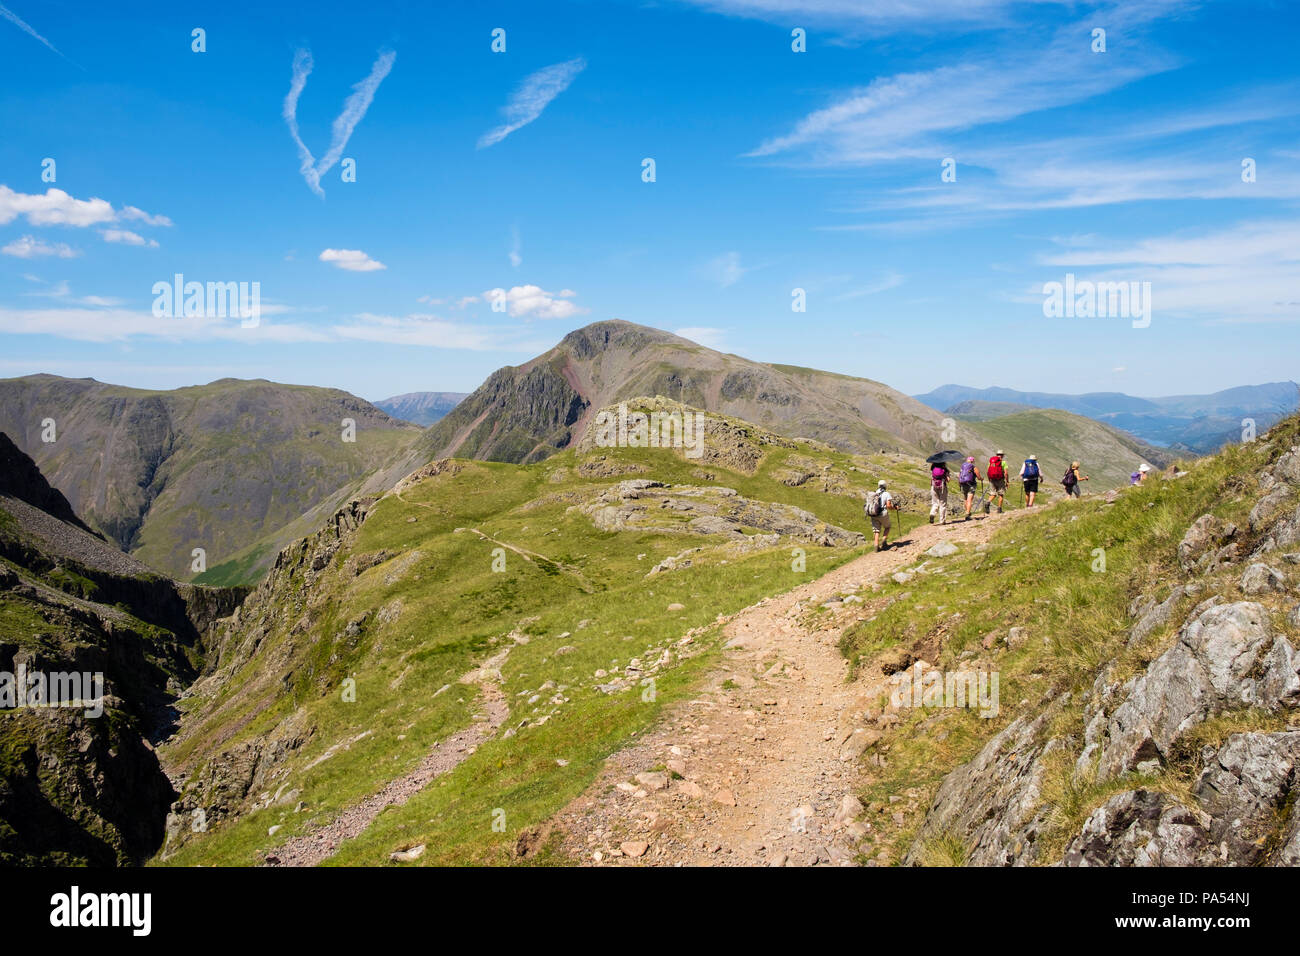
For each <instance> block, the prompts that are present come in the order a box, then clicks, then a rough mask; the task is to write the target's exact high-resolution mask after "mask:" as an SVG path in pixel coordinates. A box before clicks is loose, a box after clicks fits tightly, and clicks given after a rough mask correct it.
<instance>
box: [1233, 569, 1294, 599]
mask: <svg viewBox="0 0 1300 956" xmlns="http://www.w3.org/2000/svg"><path fill="white" fill-rule="evenodd" d="M1285 588H1286V579H1285V578H1284V577H1283V576H1282V572H1281V571H1277V570H1274V569H1273V568H1270V567H1269V566H1268V565H1267V564H1252V565H1251V566H1250V567H1248V568H1247V569H1246V572H1245V573H1244V574H1243V575H1242V576H1241V590H1242V592H1243V593H1245V594H1249V595H1251V596H1255V595H1260V594H1269V593H1272V592H1275V591H1281V590H1284V589H1285Z"/></svg>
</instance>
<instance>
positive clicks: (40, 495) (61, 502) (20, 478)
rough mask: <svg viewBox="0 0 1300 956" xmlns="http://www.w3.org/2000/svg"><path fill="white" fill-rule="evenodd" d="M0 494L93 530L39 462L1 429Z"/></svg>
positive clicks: (86, 529)
mask: <svg viewBox="0 0 1300 956" xmlns="http://www.w3.org/2000/svg"><path fill="white" fill-rule="evenodd" d="M0 495H12V496H13V497H15V498H17V499H18V500H19V501H25V502H27V503H28V504H29V505H31V506H32V507H33V508H39V509H40V510H41V511H44V512H45V513H46V514H49V515H52V516H53V517H55V518H58V519H59V520H60V521H66V522H67V523H68V524H71V525H74V526H76V527H78V528H80V529H82V530H83V531H86V532H88V533H92V532H90V528H88V527H86V525H84V524H82V521H81V519H80V518H78V517H77V516H76V514H75V513H74V512H73V510H72V505H70V504H68V499H67V498H65V497H63V494H62V492H60V491H58V490H56V489H54V488H51V487H50V483H49V482H48V481H46V480H45V476H44V475H42V474H41V470H40V469H39V468H37V467H36V462H34V461H32V460H31V459H30V458H29V457H27V455H25V454H23V453H22V452H21V451H20V450H19V449H18V446H17V445H15V444H14V443H13V441H12V440H10V438H9V436H8V435H6V434H5V433H4V432H0Z"/></svg>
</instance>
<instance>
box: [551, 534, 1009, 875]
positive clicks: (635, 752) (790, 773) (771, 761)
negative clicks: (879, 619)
mask: <svg viewBox="0 0 1300 956" xmlns="http://www.w3.org/2000/svg"><path fill="white" fill-rule="evenodd" d="M1024 513H1025V512H1022V511H1013V512H1009V513H1007V514H1005V515H996V514H995V515H993V516H991V517H990V518H987V519H976V520H973V521H969V522H958V523H956V524H952V523H950V524H948V525H946V526H938V525H930V524H927V523H926V522H925V517H924V515H922V516H920V518H919V521H920V525H919V526H917V527H913V528H912V529H911V530H908V531H907V533H906V534H905V535H904V536H903V539H902V547H897V548H895V547H891V548H890V550H888V551H884V552H876V553H869V554H866V555H863V556H862V557H859V558H857V559H855V560H854V561H851V562H850V563H848V564H846V565H844V566H843V567H840V568H837V569H836V570H834V571H831V572H830V573H828V574H826V575H824V576H823V577H821V578H819V579H817V580H816V581H812V582H809V583H808V584H804V585H801V586H800V587H798V588H795V589H794V590H792V591H790V592H788V593H786V594H782V595H780V596H778V597H772V598H765V599H764V600H762V601H760V602H759V603H757V604H755V605H753V606H752V607H749V608H746V609H745V610H743V611H740V612H738V613H737V614H735V615H734V616H733V617H732V618H731V620H730V621H729V622H728V623H727V624H726V625H725V626H724V631H723V633H724V636H725V637H726V638H727V642H726V645H725V647H726V651H725V653H724V657H723V660H722V661H721V663H720V664H719V665H718V668H717V669H716V670H715V671H714V672H713V673H712V674H711V675H710V676H709V677H708V678H707V679H706V682H705V684H704V687H703V688H702V690H701V692H700V693H699V694H698V696H696V697H695V698H693V699H691V700H687V701H683V702H681V703H680V704H677V705H675V706H674V707H673V708H672V709H670V710H669V712H668V713H667V714H666V715H665V717H664V719H663V720H662V721H661V722H660V723H659V724H658V725H657V726H656V727H654V728H652V729H651V730H649V731H647V733H646V734H645V735H644V737H643V738H642V739H641V740H640V741H638V742H637V743H636V744H634V745H632V746H631V747H629V748H627V749H625V750H623V751H620V752H618V753H616V754H614V755H613V756H611V757H610V758H609V760H608V761H607V763H606V766H605V769H604V771H603V772H602V774H601V776H600V777H599V778H598V779H597V780H596V782H595V783H594V784H593V785H592V786H591V787H589V788H588V789H587V790H586V792H584V793H583V794H582V795H581V796H580V797H578V798H577V799H576V800H574V801H573V802H572V803H571V804H570V805H569V806H568V807H566V808H565V809H564V810H562V811H561V812H560V813H559V814H558V815H557V816H556V818H555V819H554V820H553V825H554V827H555V829H557V830H558V831H560V832H561V833H562V834H563V837H562V842H561V847H562V851H563V852H564V853H565V854H566V855H568V856H570V857H571V858H573V859H574V860H575V861H576V862H581V863H587V864H591V863H597V864H602V863H603V864H609V863H621V864H629V863H635V864H639V865H655V866H672V865H683V864H685V865H701V866H710V865H713V866H717V865H721V866H746V865H777V866H781V865H814V864H817V863H829V864H848V863H850V862H851V861H852V860H853V859H854V857H855V855H856V854H855V851H854V849H853V846H854V844H853V842H852V840H851V839H850V831H849V830H848V829H847V828H846V826H845V824H847V823H848V822H849V818H848V817H846V816H845V815H843V814H841V818H840V820H838V821H837V820H836V819H835V817H836V814H837V811H839V809H840V806H841V802H842V800H843V799H844V798H845V796H846V795H852V794H854V793H855V791H856V787H855V782H856V776H857V766H856V765H857V762H858V761H857V756H858V755H859V754H860V753H861V752H862V751H861V749H860V748H858V747H856V746H855V745H856V744H858V743H859V741H860V740H861V738H860V737H859V736H852V731H853V729H854V727H855V726H859V724H857V723H856V722H855V711H859V712H860V710H861V708H862V707H863V705H864V703H865V701H864V699H863V698H862V697H861V696H860V695H861V693H862V687H863V684H862V683H861V682H854V683H849V682H847V681H846V680H845V675H846V670H847V666H848V662H847V661H846V660H845V658H844V657H843V655H842V654H841V653H840V652H839V648H838V643H839V637H840V631H841V629H842V626H844V625H843V624H836V623H833V620H832V621H825V622H824V628H823V629H809V628H807V627H805V626H804V625H803V624H801V623H800V618H801V617H802V616H803V615H804V613H805V611H807V610H810V609H813V608H817V607H819V606H820V605H821V604H823V603H826V602H827V601H829V600H831V599H832V598H836V599H837V598H839V597H840V595H842V594H845V593H846V592H852V591H856V590H857V589H859V588H866V589H867V596H869V594H870V585H871V583H872V582H873V581H876V580H878V579H880V578H883V577H885V576H887V575H889V574H892V573H893V572H895V571H897V570H899V569H900V568H902V567H905V566H908V565H912V564H916V563H918V562H919V561H921V560H924V558H923V557H922V554H923V552H924V551H926V550H927V549H929V548H930V547H932V546H933V545H935V544H937V543H938V542H940V541H944V540H947V541H951V542H953V543H954V544H957V545H958V546H959V547H963V549H964V548H966V547H974V546H976V545H978V544H979V543H981V542H985V541H987V540H988V539H989V538H991V537H992V535H993V533H994V531H996V530H997V529H998V528H999V527H1002V526H1004V523H1005V522H1007V521H1013V520H1015V519H1016V518H1017V517H1018V516H1020V515H1021V514H1024ZM907 518H908V523H909V524H914V523H915V522H916V521H917V520H918V516H917V515H915V514H909V515H908V516H907ZM836 617H839V615H838V614H834V615H833V618H836ZM848 619H849V618H848V616H847V615H846V616H845V621H844V624H847V623H848ZM864 676H865V677H869V676H872V675H864ZM855 749H856V751H857V752H856V753H854V750H855Z"/></svg>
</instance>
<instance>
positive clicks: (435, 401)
mask: <svg viewBox="0 0 1300 956" xmlns="http://www.w3.org/2000/svg"><path fill="white" fill-rule="evenodd" d="M468 394H469V393H468V392H407V393H406V394H405V395H394V396H393V397H392V398H386V399H384V400H383V401H382V402H375V407H376V408H379V409H383V410H384V411H386V412H387V413H388V414H389V415H392V416H393V417H394V418H400V419H401V420H402V421H404V422H411V423H412V424H415V425H426V426H427V425H432V424H433V423H434V422H436V421H438V420H439V419H441V418H443V417H444V416H445V415H446V414H447V413H448V412H449V411H451V410H452V409H453V408H455V407H456V406H457V405H458V404H460V401H461V399H463V398H465V397H466V396H467V395H468Z"/></svg>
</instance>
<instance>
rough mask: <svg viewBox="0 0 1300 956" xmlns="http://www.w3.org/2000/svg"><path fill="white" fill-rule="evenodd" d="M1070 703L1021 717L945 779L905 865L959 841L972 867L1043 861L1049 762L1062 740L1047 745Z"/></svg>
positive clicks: (1060, 701) (1061, 702)
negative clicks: (945, 841) (945, 839)
mask: <svg viewBox="0 0 1300 956" xmlns="http://www.w3.org/2000/svg"><path fill="white" fill-rule="evenodd" d="M1065 702H1066V699H1065V698H1058V699H1057V700H1055V701H1053V702H1052V703H1051V704H1050V705H1049V706H1048V707H1047V708H1045V709H1044V710H1043V711H1041V712H1040V713H1039V714H1038V715H1037V716H1035V717H1032V718H1030V717H1019V718H1017V719H1016V720H1014V721H1012V723H1010V724H1009V725H1007V727H1006V728H1004V729H1003V730H1002V731H1001V732H1000V733H998V734H997V735H996V736H995V737H993V739H991V740H990V741H989V742H988V743H987V744H985V745H984V748H983V749H982V750H980V752H979V753H978V754H977V755H976V756H975V759H973V760H971V761H970V762H969V763H966V764H963V765H962V766H960V767H958V768H957V769H956V770H954V771H952V772H951V773H949V774H948V776H946V777H944V779H943V783H942V784H940V785H939V790H938V792H937V793H936V794H935V798H934V802H933V803H932V804H931V805H930V810H929V812H928V813H927V814H926V816H925V820H924V822H923V823H922V824H921V828H920V830H919V831H917V836H916V839H915V840H914V841H913V843H912V846H911V848H910V849H909V850H908V852H907V856H906V857H905V859H904V863H905V864H907V865H916V864H917V863H918V862H919V861H920V858H921V854H922V853H923V852H924V849H925V846H926V844H928V843H929V842H930V841H931V840H934V839H937V838H939V837H941V836H955V837H957V838H958V839H960V840H961V841H962V842H963V843H964V844H965V845H966V846H967V847H969V848H970V851H969V853H968V855H967V862H968V863H969V864H970V865H971V866H1025V865H1029V864H1031V863H1033V862H1034V861H1035V859H1036V858H1037V853H1038V848H1037V845H1036V840H1037V838H1038V833H1039V831H1040V830H1041V829H1042V827H1043V824H1044V823H1045V822H1046V820H1047V818H1048V815H1049V814H1050V813H1051V808H1050V807H1048V806H1044V805H1043V803H1042V798H1041V793H1042V785H1043V779H1044V775H1045V774H1046V772H1047V771H1046V763H1045V761H1044V759H1043V758H1044V757H1046V756H1048V755H1049V754H1051V753H1053V752H1055V751H1056V750H1059V749H1060V748H1061V746H1062V743H1061V741H1060V740H1059V739H1053V740H1050V741H1047V742H1046V743H1044V742H1043V740H1042V737H1043V735H1044V732H1045V730H1046V728H1047V727H1048V726H1049V725H1050V724H1051V721H1052V720H1053V719H1054V718H1055V717H1056V715H1057V714H1058V713H1059V712H1060V709H1061V708H1062V707H1063V706H1064V704H1065Z"/></svg>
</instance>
